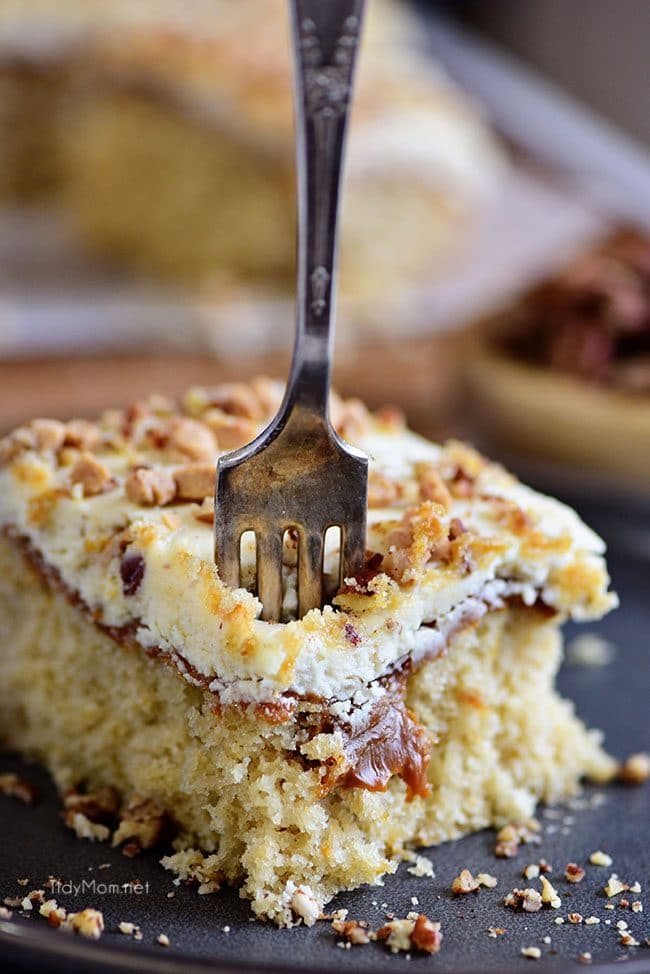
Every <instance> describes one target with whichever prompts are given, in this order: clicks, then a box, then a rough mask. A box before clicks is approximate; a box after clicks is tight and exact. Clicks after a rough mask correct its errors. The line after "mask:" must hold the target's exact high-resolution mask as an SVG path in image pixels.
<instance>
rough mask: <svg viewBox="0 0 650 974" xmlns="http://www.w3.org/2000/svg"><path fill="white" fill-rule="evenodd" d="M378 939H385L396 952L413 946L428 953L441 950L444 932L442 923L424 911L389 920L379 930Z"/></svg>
mask: <svg viewBox="0 0 650 974" xmlns="http://www.w3.org/2000/svg"><path fill="white" fill-rule="evenodd" d="M411 916H412V917H413V919H411V918H410V917H411ZM377 940H385V941H386V946H387V947H389V948H390V950H391V951H392V952H393V953H394V954H396V953H397V952H398V951H400V950H401V951H408V950H411V949H412V948H415V949H417V950H421V951H423V952H424V953H427V954H436V953H437V952H438V951H439V950H440V944H441V943H442V933H441V931H440V924H439V923H435V922H432V921H431V920H430V919H429V918H428V917H427V916H425V915H424V914H423V913H420V914H418V915H417V916H416V915H415V914H410V915H409V917H407V918H406V919H405V920H389V922H388V923H385V924H384V925H383V927H380V928H379V930H378V931H377Z"/></svg>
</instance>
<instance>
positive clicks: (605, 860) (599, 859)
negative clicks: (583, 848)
mask: <svg viewBox="0 0 650 974" xmlns="http://www.w3.org/2000/svg"><path fill="white" fill-rule="evenodd" d="M589 862H590V863H591V864H592V866H611V865H612V863H613V862H614V860H613V859H612V857H611V856H609V855H607V853H606V852H603V851H602V850H601V849H597V850H596V852H592V853H591V855H590V856H589Z"/></svg>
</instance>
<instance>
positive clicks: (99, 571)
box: [0, 384, 616, 703]
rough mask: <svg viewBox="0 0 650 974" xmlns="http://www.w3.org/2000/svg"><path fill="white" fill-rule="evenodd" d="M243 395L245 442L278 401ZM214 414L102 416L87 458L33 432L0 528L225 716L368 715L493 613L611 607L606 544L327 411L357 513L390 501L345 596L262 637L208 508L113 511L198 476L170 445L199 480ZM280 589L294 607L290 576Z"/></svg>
mask: <svg viewBox="0 0 650 974" xmlns="http://www.w3.org/2000/svg"><path fill="white" fill-rule="evenodd" d="M229 388H230V387H229ZM243 388H245V389H248V390H249V391H250V388H251V387H243ZM257 388H258V392H259V389H262V388H265V389H266V401H265V402H264V403H262V404H261V405H260V406H259V411H258V414H257V415H256V416H253V415H251V416H250V417H249V420H248V421H249V423H250V426H249V427H248V428H247V429H244V430H243V431H242V436H243V437H244V438H246V436H247V435H249V434H250V433H251V432H252V431H253V429H254V428H255V427H256V428H259V427H260V426H263V425H264V423H265V421H266V420H267V419H268V417H269V415H270V414H271V413H272V412H273V408H274V404H275V402H276V401H277V396H278V394H279V390H278V388H277V387H273V386H272V385H271V384H268V386H266V387H262V386H258V387H257ZM269 389H271V390H272V391H273V395H272V396H270V397H269V395H268V391H269ZM257 394H258V393H255V395H257ZM262 398H263V397H261V396H259V395H258V399H260V400H261V399H262ZM226 400H227V397H226ZM226 400H224V396H223V394H217V395H214V393H213V391H210V390H207V391H203V390H194V391H192V392H191V393H190V394H189V395H188V397H187V398H186V400H185V402H184V404H183V406H182V407H180V408H179V407H177V406H175V405H174V404H171V403H167V402H165V401H162V400H160V399H157V400H151V401H150V402H149V403H145V404H139V405H138V406H137V407H136V408H135V410H131V411H118V410H112V411H110V412H108V413H106V414H105V415H104V416H103V417H102V418H100V420H99V421H98V423H97V424H96V425H92V424H85V425H82V426H81V430H82V434H83V435H86V436H87V437H88V439H89V443H92V448H89V449H85V450H84V444H83V443H82V442H81V443H80V439H83V435H82V436H81V437H80V434H79V426H78V424H77V425H75V424H74V423H72V424H67V425H65V424H52V429H53V430H55V431H56V433H55V435H54V434H53V435H51V436H44V435H42V434H40V433H39V430H40V429H41V426H39V424H38V422H35V423H33V424H31V425H30V426H28V427H24V428H23V429H21V430H18V431H16V432H15V433H14V434H12V435H11V436H10V437H8V438H7V439H6V440H5V441H3V443H2V444H1V448H0V457H4V460H0V526H1V527H3V528H4V529H5V530H6V531H8V532H10V533H11V535H12V536H14V537H17V538H20V539H22V540H23V541H24V542H25V543H26V544H28V545H29V547H30V549H31V550H33V551H35V552H37V553H38V555H39V556H40V557H41V558H42V560H43V561H44V562H45V564H46V565H47V566H48V567H49V568H50V569H51V570H53V571H55V572H56V574H57V576H58V577H59V578H60V580H61V582H62V583H63V585H64V586H65V588H66V589H67V590H68V591H69V592H70V593H72V594H74V596H75V597H77V598H78V599H79V600H80V601H81V602H82V603H83V605H84V606H85V607H86V608H87V610H88V611H89V612H90V613H92V616H93V618H94V619H95V621H97V622H98V623H99V624H101V625H102V626H104V627H107V628H108V629H109V630H110V629H117V630H123V629H127V630H128V631H129V633H130V635H131V637H132V638H134V639H135V640H136V641H137V642H138V643H139V644H140V645H141V646H142V647H143V648H144V649H147V650H155V651H156V652H162V653H163V654H165V655H167V656H168V657H169V658H171V659H172V660H173V661H174V662H175V663H176V665H177V667H178V669H179V672H181V673H182V674H183V675H184V676H185V678H186V679H189V680H193V681H197V680H199V681H202V682H203V683H204V684H207V685H209V687H210V689H211V690H213V691H215V692H217V693H219V695H220V698H221V699H222V701H223V702H224V703H235V702H239V701H268V700H273V699H276V698H278V697H279V696H281V695H282V694H287V693H289V694H295V695H299V696H316V697H320V698H326V699H328V700H338V701H346V700H353V699H357V701H360V700H363V699H367V698H368V695H369V693H371V692H372V691H371V690H370V689H369V688H371V687H372V684H373V681H376V680H377V679H378V678H379V677H381V676H382V674H385V673H386V672H388V671H390V670H391V669H393V668H395V667H397V666H399V665H401V664H402V663H403V662H404V661H405V660H407V659H409V658H412V659H414V660H416V661H417V659H418V658H422V657H423V656H430V655H436V654H437V653H439V652H441V651H443V650H444V645H445V641H446V638H447V636H448V634H449V633H450V632H453V630H454V628H455V627H456V626H458V625H459V624H469V623H471V622H472V621H476V620H477V619H478V618H480V617H481V615H483V614H484V613H485V612H488V611H491V610H494V609H498V608H499V607H500V606H502V605H503V604H504V603H505V600H507V599H512V598H517V599H518V600H520V601H521V603H522V604H524V605H531V606H532V605H534V604H535V603H538V602H539V603H543V604H544V606H545V607H547V608H548V609H549V610H554V611H556V612H558V613H560V614H561V615H562V616H571V617H573V618H575V619H590V618H595V617H598V616H599V615H602V614H603V613H604V612H606V611H608V610H609V609H610V608H612V607H613V606H614V605H615V604H616V597H615V595H613V594H611V593H609V592H608V591H607V586H608V581H609V580H608V576H607V572H606V568H605V564H604V561H603V558H602V555H603V552H604V544H603V542H602V540H601V539H600V538H599V537H598V536H597V535H596V534H594V533H593V531H591V530H590V529H589V528H587V527H586V526H585V525H584V524H583V523H582V522H581V520H580V519H579V518H578V516H577V515H576V514H575V512H574V511H573V510H571V509H570V508H569V507H567V506H565V505H563V504H561V503H559V502H558V501H555V500H553V499H552V498H548V497H545V496H542V495H541V494H539V493H537V492H535V491H533V490H531V489H530V488H528V487H526V486H524V485H523V484H521V483H519V482H518V481H517V480H516V479H515V478H514V477H512V476H511V475H509V474H508V473H506V472H505V471H504V470H503V469H502V468H501V467H499V466H497V465H495V464H491V463H488V462H487V461H486V460H484V459H483V458H482V457H480V455H479V454H477V453H475V452H474V451H473V450H471V449H470V448H467V447H465V446H463V445H462V444H458V443H455V442H451V443H448V444H446V445H444V446H438V445H435V444H433V443H430V442H428V441H427V440H425V439H423V438H422V437H420V436H417V435H416V434H414V433H412V432H410V431H409V430H408V429H406V428H405V427H404V426H403V424H402V423H401V422H400V421H399V419H397V418H396V417H395V415H394V414H384V415H382V414H379V415H378V416H371V415H370V414H368V413H367V412H366V411H365V410H364V409H363V407H361V405H360V404H358V403H347V404H346V403H341V402H340V401H338V400H336V401H335V403H334V407H335V412H336V413H337V414H338V416H335V419H338V422H337V425H338V427H339V429H340V430H341V432H342V434H343V435H345V436H346V438H348V439H350V440H352V442H354V443H355V445H357V446H359V447H360V448H361V449H363V450H365V451H366V452H367V453H368V454H369V456H370V465H371V500H372V486H373V482H374V483H375V484H377V483H379V484H380V485H381V486H382V487H385V486H386V485H388V486H389V487H390V491H389V494H390V497H391V500H390V503H389V504H387V505H385V506H383V505H382V506H378V505H377V504H376V503H373V506H371V507H370V509H369V513H368V540H367V544H368V548H369V551H370V554H369V562H368V566H369V570H368V572H367V573H366V574H365V575H364V577H360V578H358V579H346V580H345V584H344V585H343V587H342V588H341V590H340V591H339V594H338V595H337V596H336V598H335V599H334V603H333V605H328V606H326V607H325V608H323V610H322V611H320V610H314V611H312V612H310V613H308V615H306V616H305V617H304V618H303V619H301V620H289V621H287V622H282V623H268V622H263V621H261V619H260V618H259V614H260V609H261V606H260V603H259V601H258V600H257V598H256V597H255V595H254V594H253V593H252V592H250V591H248V590H246V589H245V588H241V589H236V590H233V589H230V588H228V587H226V586H225V585H224V584H223V583H222V582H221V580H220V578H219V574H218V571H217V568H216V566H215V564H214V560H213V535H212V525H211V523H210V518H209V500H208V501H206V502H204V504H203V505H201V506H199V504H198V503H195V502H192V501H188V500H179V499H178V498H177V497H174V498H170V499H168V500H166V501H165V502H164V503H156V504H151V505H150V506H147V505H145V504H143V503H136V502H135V501H134V500H132V499H130V498H129V496H127V482H128V479H129V477H130V476H132V475H133V471H134V470H145V471H150V472H154V473H156V474H157V475H161V476H163V475H166V476H168V477H170V476H176V477H177V479H178V476H179V475H178V471H182V470H184V469H187V468H188V463H189V464H190V466H191V465H192V464H196V441H195V440H192V441H191V442H190V445H188V443H185V444H184V441H183V437H182V436H177V435H176V434H177V432H178V430H179V429H180V430H185V431H186V432H187V431H189V432H191V433H192V435H193V436H194V437H196V435H197V433H198V432H199V431H200V432H201V433H202V434H205V436H203V438H202V440H201V447H200V450H199V452H201V451H202V452H201V463H202V464H203V465H204V466H205V467H206V468H207V469H208V470H209V469H210V468H211V467H214V465H215V464H216V461H217V458H218V456H219V454H220V452H223V444H222V446H221V447H220V445H219V438H220V433H219V428H220V425H219V424H221V425H222V426H223V424H224V422H225V419H228V418H229V419H230V420H234V419H236V418H237V419H242V416H241V412H242V410H241V408H240V410H239V411H240V415H239V416H237V415H236V414H235V413H233V412H232V409H233V406H232V402H231V403H230V408H231V412H230V413H229V412H228V402H227V401H226ZM215 402H218V403H219V405H215V404H214V403H215ZM251 411H252V413H254V412H255V409H254V408H251ZM188 423H189V426H187V427H186V426H184V425H183V424H188ZM179 424H180V425H179ZM226 425H227V424H226ZM224 428H225V427H224ZM227 428H228V429H229V431H230V433H231V432H232V427H231V426H229V427H227ZM46 429H47V427H46ZM70 430H72V432H71V433H70V432H69V431H70ZM170 430H172V431H173V435H172V434H171V433H170V432H169V431H170ZM230 433H229V435H230ZM170 436H171V439H170ZM174 436H176V440H174V439H173V437H174ZM221 438H222V440H223V438H224V437H223V435H222V437H221ZM48 439H50V440H52V442H51V443H48V442H46V441H47V440H48ZM68 440H70V443H68V442H67V441H68ZM188 442H189V441H188ZM210 444H212V447H211V446H210ZM86 445H88V444H86ZM231 445H232V444H231ZM184 450H190V453H191V451H192V450H193V451H194V456H192V457H191V456H190V455H189V454H185V455H184V453H183V451H184ZM80 458H82V459H84V462H86V463H87V462H88V458H90V461H92V462H96V463H97V464H99V465H100V467H101V470H102V471H103V473H102V476H103V478H104V482H103V483H100V482H99V481H98V482H97V483H95V482H94V481H93V479H92V477H90V479H88V477H86V478H84V476H82V474H83V472H84V471H83V465H82V466H80V465H79V463H80ZM90 470H91V472H92V463H91V466H90ZM75 471H81V473H79V474H76V473H75ZM423 471H424V473H425V474H426V475H427V476H428V477H429V478H431V477H433V478H437V479H435V484H437V490H438V495H437V499H435V500H432V499H430V498H428V497H426V496H424V495H423V492H422V486H421V483H420V486H418V477H419V478H420V481H421V478H422V476H423ZM100 480H101V477H100ZM93 491H97V492H96V493H94V492H93ZM425 493H426V492H425ZM197 500H198V498H197ZM206 505H207V510H208V515H207V516H206V514H205V509H206ZM441 539H442V540H441ZM450 539H451V540H450ZM335 554H336V552H335V550H331V551H330V553H329V557H330V558H334V557H335ZM249 557H251V555H250V554H249ZM289 561H290V559H289ZM294 561H295V553H294ZM366 576H367V577H366ZM285 588H286V590H287V597H286V598H285V605H289V606H291V605H292V604H295V598H293V599H292V597H291V592H292V589H295V566H294V567H292V566H291V564H290V563H289V565H288V567H287V569H286V572H285Z"/></svg>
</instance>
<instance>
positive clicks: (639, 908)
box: [631, 900, 643, 913]
mask: <svg viewBox="0 0 650 974" xmlns="http://www.w3.org/2000/svg"><path fill="white" fill-rule="evenodd" d="M631 909H632V912H633V913H643V903H642V902H641V900H634V902H633V903H632V907H631Z"/></svg>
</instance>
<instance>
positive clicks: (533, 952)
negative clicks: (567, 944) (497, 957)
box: [521, 947, 542, 960]
mask: <svg viewBox="0 0 650 974" xmlns="http://www.w3.org/2000/svg"><path fill="white" fill-rule="evenodd" d="M521 955H522V957H528V958H530V960H539V959H540V957H541V956H542V952H541V950H540V949H539V947H522V948H521Z"/></svg>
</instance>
